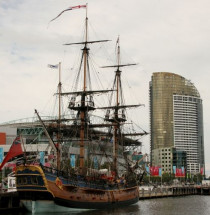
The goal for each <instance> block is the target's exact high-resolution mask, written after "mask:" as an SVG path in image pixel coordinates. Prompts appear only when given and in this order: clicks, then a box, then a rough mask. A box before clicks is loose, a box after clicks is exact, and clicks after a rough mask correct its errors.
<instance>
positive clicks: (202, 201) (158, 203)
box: [4, 195, 210, 215]
mask: <svg viewBox="0 0 210 215" xmlns="http://www.w3.org/2000/svg"><path fill="white" fill-rule="evenodd" d="M4 214H5V215H14V214H15V215H31V213H19V214H17V213H14V214H11V213H10V214H9V213H4ZM108 214H109V215H178V214H180V215H182V214H184V215H197V214H199V215H209V214H210V196H199V195H194V196H185V197H175V198H172V197H171V198H160V199H150V200H141V201H139V202H138V203H137V204H135V205H130V206H125V207H121V208H116V209H110V210H106V209H104V210H87V211H74V212H67V213H47V215H108ZM38 215H46V213H39V214H38Z"/></svg>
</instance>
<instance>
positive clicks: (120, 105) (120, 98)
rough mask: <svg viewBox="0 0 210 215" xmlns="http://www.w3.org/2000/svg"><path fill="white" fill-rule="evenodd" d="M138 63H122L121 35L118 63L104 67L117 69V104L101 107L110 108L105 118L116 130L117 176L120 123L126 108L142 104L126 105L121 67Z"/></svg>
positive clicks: (115, 167)
mask: <svg viewBox="0 0 210 215" xmlns="http://www.w3.org/2000/svg"><path fill="white" fill-rule="evenodd" d="M132 65H136V64H121V62H120V43H119V37H118V39H117V64H116V65H113V66H103V67H102V68H116V71H115V78H114V83H113V87H112V88H113V89H116V97H115V98H116V104H114V106H109V107H103V108H100V109H108V111H107V114H106V117H105V120H106V121H109V122H112V123H113V125H114V126H113V127H114V131H113V138H114V141H113V170H114V171H115V172H116V176H117V157H118V148H119V141H120V134H121V131H120V124H121V123H123V122H125V121H126V118H125V114H124V110H125V108H130V107H138V106H140V105H124V104H123V103H124V101H123V93H122V84H121V70H120V68H121V67H126V66H132ZM112 98H113V97H112V96H111V99H110V105H111V102H112ZM109 109H113V110H114V116H113V117H111V118H109V113H110V110H109ZM120 109H121V110H122V115H120V114H119V110H120Z"/></svg>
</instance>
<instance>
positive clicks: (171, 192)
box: [139, 185, 210, 200]
mask: <svg viewBox="0 0 210 215" xmlns="http://www.w3.org/2000/svg"><path fill="white" fill-rule="evenodd" d="M186 195H210V186H198V185H192V186H185V185H184V186H181V185H180V186H161V187H146V186H142V187H140V188H139V199H140V200H141V199H150V198H163V197H175V196H186Z"/></svg>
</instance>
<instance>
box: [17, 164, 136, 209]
mask: <svg viewBox="0 0 210 215" xmlns="http://www.w3.org/2000/svg"><path fill="white" fill-rule="evenodd" d="M16 177H17V191H18V193H19V196H20V200H21V202H22V203H23V204H24V206H25V207H26V209H27V210H29V211H31V212H33V213H35V212H44V211H47V212H50V211H54V212H55V211H56V210H58V211H60V212H61V211H62V210H63V211H68V210H74V209H75V208H77V209H103V208H112V207H116V206H117V207H119V206H126V205H130V204H134V203H136V202H138V200H139V191H138V186H127V187H126V186H125V185H120V184H117V185H114V186H109V185H107V184H102V183H96V182H94V181H89V182H88V181H86V180H84V179H76V178H74V177H68V178H67V177H65V176H58V172H56V171H55V170H52V169H50V168H46V167H42V166H35V165H25V166H24V165H22V166H18V167H17V170H16Z"/></svg>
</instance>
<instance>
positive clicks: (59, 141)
mask: <svg viewBox="0 0 210 215" xmlns="http://www.w3.org/2000/svg"><path fill="white" fill-rule="evenodd" d="M61 85H62V84H61V62H59V83H58V101H59V102H58V133H57V141H58V142H57V147H58V150H57V168H58V170H60V166H61V154H60V153H61V146H60V145H61Z"/></svg>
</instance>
